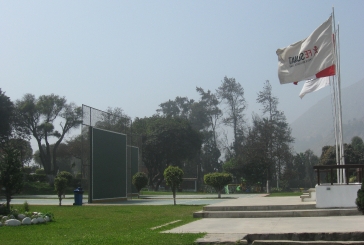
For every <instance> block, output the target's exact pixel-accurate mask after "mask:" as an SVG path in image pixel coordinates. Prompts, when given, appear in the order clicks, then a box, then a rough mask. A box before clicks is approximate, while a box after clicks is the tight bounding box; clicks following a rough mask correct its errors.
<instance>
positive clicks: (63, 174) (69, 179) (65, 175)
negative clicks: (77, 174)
mask: <svg viewBox="0 0 364 245" xmlns="http://www.w3.org/2000/svg"><path fill="white" fill-rule="evenodd" d="M57 178H65V179H66V180H67V186H71V185H72V180H73V176H72V174H71V173H70V172H67V171H62V172H59V173H58V174H57Z"/></svg>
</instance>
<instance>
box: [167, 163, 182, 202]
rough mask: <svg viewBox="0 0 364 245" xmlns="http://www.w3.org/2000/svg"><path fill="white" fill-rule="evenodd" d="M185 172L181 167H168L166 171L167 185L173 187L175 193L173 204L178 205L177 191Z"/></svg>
mask: <svg viewBox="0 0 364 245" xmlns="http://www.w3.org/2000/svg"><path fill="white" fill-rule="evenodd" d="M182 178H183V171H182V169H180V168H179V167H175V166H168V168H166V169H165V170H164V179H165V180H166V184H167V185H169V186H170V187H171V190H172V193H173V203H174V205H176V189H177V188H178V187H179V185H180V184H181V183H182V181H183V179H182Z"/></svg>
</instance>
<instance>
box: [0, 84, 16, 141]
mask: <svg viewBox="0 0 364 245" xmlns="http://www.w3.org/2000/svg"><path fill="white" fill-rule="evenodd" d="M13 111H14V105H13V103H12V102H11V100H10V98H9V97H7V96H6V95H5V92H2V91H1V88H0V143H2V142H4V141H5V140H6V139H8V138H9V137H10V135H11V132H12V123H13V119H14V118H13Z"/></svg>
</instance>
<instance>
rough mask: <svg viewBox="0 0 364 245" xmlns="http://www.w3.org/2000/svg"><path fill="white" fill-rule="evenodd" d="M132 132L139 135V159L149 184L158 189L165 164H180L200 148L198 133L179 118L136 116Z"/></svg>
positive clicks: (189, 158)
mask: <svg viewBox="0 0 364 245" xmlns="http://www.w3.org/2000/svg"><path fill="white" fill-rule="evenodd" d="M133 132H135V133H136V134H139V135H142V140H143V144H142V152H143V155H142V159H143V162H144V164H145V166H146V168H147V169H148V179H149V184H150V185H152V186H154V188H155V190H158V188H159V185H160V184H161V182H162V181H163V179H164V177H163V172H164V170H165V169H166V168H167V167H168V166H169V165H174V166H179V167H181V166H182V165H183V163H184V162H185V161H188V160H191V159H193V158H194V157H195V156H196V155H197V154H198V153H199V152H200V149H201V144H202V140H201V135H200V134H199V133H198V132H197V131H196V130H194V129H193V128H192V127H191V125H190V124H189V123H188V121H187V120H185V119H182V118H171V117H160V116H153V117H150V118H143V119H139V118H136V119H135V120H134V123H133Z"/></svg>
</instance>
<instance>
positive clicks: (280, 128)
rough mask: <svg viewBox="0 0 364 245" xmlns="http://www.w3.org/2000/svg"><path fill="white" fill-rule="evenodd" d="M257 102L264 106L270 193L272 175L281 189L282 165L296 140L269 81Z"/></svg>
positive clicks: (259, 94) (267, 173)
mask: <svg viewBox="0 0 364 245" xmlns="http://www.w3.org/2000/svg"><path fill="white" fill-rule="evenodd" d="M257 102H258V103H260V104H262V106H263V109H262V114H263V122H264V131H265V137H264V140H265V142H266V144H265V151H263V152H264V154H267V156H266V160H267V161H266V164H265V165H266V171H265V172H266V175H267V187H268V188H267V191H269V188H270V185H269V183H270V181H271V179H272V175H275V177H276V182H277V188H278V187H279V186H278V183H279V179H280V176H281V172H282V164H284V162H286V160H287V158H289V157H290V155H291V151H290V144H291V143H292V142H293V141H294V139H293V138H292V136H291V129H290V127H289V125H288V123H287V122H286V117H285V115H284V113H283V112H281V111H279V110H278V98H277V97H275V96H274V95H273V94H272V86H271V85H270V83H269V81H268V80H267V81H266V82H265V84H264V86H263V90H262V91H260V92H259V93H258V97H257ZM264 116H265V117H264Z"/></svg>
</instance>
